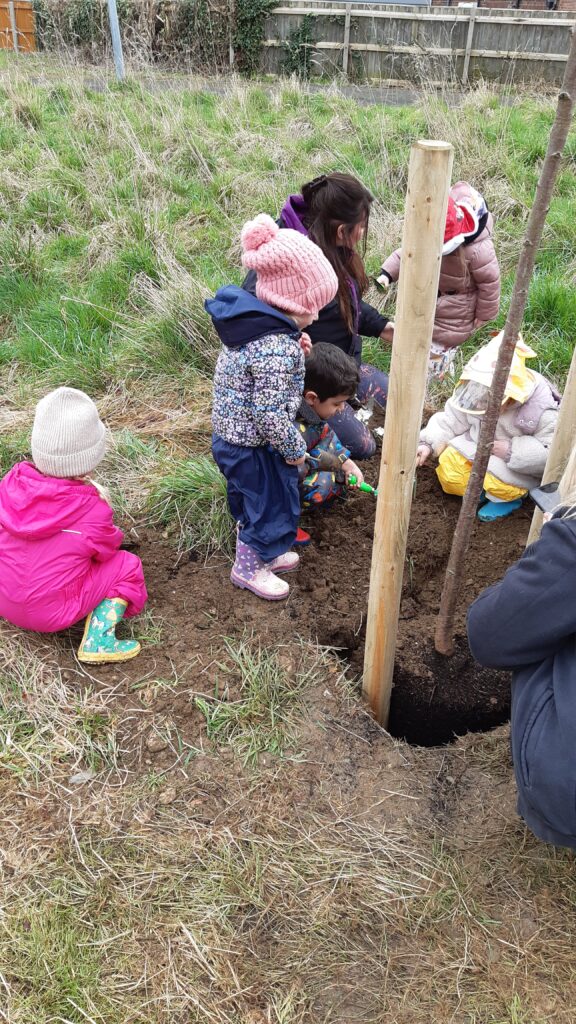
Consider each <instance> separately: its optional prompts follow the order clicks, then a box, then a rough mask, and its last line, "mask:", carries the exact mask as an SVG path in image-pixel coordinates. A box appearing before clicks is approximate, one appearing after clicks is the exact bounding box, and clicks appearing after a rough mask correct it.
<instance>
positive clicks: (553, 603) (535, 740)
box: [468, 447, 576, 849]
mask: <svg viewBox="0 0 576 1024" xmlns="http://www.w3.org/2000/svg"><path fill="white" fill-rule="evenodd" d="M575 575H576V447H575V448H574V449H573V450H572V453H571V455H570V458H569V460H568V465H567V467H566V470H565V472H564V475H563V477H562V479H561V481H560V487H559V507H558V509H557V510H556V511H555V512H554V514H553V516H552V519H551V520H550V521H549V522H547V523H545V524H544V526H543V528H542V535H541V537H540V540H538V541H537V542H536V544H532V545H531V546H530V547H529V548H528V549H527V550H526V551H525V552H524V554H523V556H522V558H521V559H520V561H519V562H516V564H515V565H513V566H512V567H511V568H510V569H508V572H507V573H506V575H505V576H504V579H503V580H501V581H500V583H496V584H494V586H492V587H489V589H488V590H485V591H484V593H483V594H481V595H480V597H479V598H477V600H476V601H475V602H474V604H473V605H472V607H471V608H470V611H469V613H468V639H469V641H470V649H471V651H472V654H473V655H474V657H475V658H476V659H477V660H478V661H479V662H480V663H481V664H482V665H486V666H488V667H489V668H504V669H510V670H511V671H512V673H513V675H512V716H511V722H510V738H511V746H512V759H513V761H514V772H515V775H516V782H517V786H518V812H519V814H521V816H522V817H523V818H524V820H525V822H526V824H527V825H528V827H529V828H530V829H532V831H533V832H534V833H535V834H536V835H537V836H538V837H539V839H542V840H544V841H545V842H547V843H553V844H554V845H556V846H569V847H572V849H576V758H575V757H574V750H575V749H576V659H575V658H574V650H575V648H576V601H574V577H575Z"/></svg>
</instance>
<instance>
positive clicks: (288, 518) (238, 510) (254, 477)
mask: <svg viewBox="0 0 576 1024" xmlns="http://www.w3.org/2000/svg"><path fill="white" fill-rule="evenodd" d="M212 454H213V456H214V461H215V462H216V465H217V466H218V468H219V470H220V472H221V473H222V474H223V475H224V476H225V477H226V482H227V484H228V505H229V507H230V511H231V513H232V515H233V516H234V519H235V520H236V522H237V523H240V532H239V538H240V540H241V541H242V542H243V543H244V544H248V546H249V547H251V548H253V550H254V551H255V552H256V554H257V555H258V556H259V557H260V558H261V559H262V561H263V562H273V561H274V559H275V558H278V555H283V554H284V553H285V552H286V551H288V550H289V549H290V548H291V547H292V545H293V543H294V540H295V538H296V530H297V528H298V519H299V518H300V494H299V491H298V468H297V467H296V466H288V465H287V463H286V462H285V461H284V459H283V458H282V456H281V455H280V453H279V452H277V451H276V450H275V449H273V448H247V447H244V446H243V445H239V444H229V442H228V441H224V439H223V438H221V437H218V435H217V434H214V435H213V436H212Z"/></svg>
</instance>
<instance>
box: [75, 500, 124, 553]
mask: <svg viewBox="0 0 576 1024" xmlns="http://www.w3.org/2000/svg"><path fill="white" fill-rule="evenodd" d="M82 533H83V535H84V538H85V540H86V543H87V544H88V547H89V548H90V554H91V557H92V558H93V559H94V561H95V562H107V561H108V559H109V558H112V556H113V555H115V554H116V552H117V551H118V548H119V547H120V545H121V543H122V541H123V540H124V534H123V533H122V530H120V529H119V528H118V527H117V526H114V512H113V511H112V509H111V508H110V505H108V504H107V502H105V501H103V500H102V499H101V500H99V501H98V502H97V503H96V504H95V506H94V510H93V513H92V515H91V516H90V519H89V520H88V519H86V520H84V522H83V523H82Z"/></svg>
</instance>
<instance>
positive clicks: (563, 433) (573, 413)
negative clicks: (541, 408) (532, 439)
mask: <svg viewBox="0 0 576 1024" xmlns="http://www.w3.org/2000/svg"><path fill="white" fill-rule="evenodd" d="M575 441H576V348H575V349H574V351H573V353H572V362H571V363H570V371H569V373H568V379H567V380H566V387H565V388H564V395H563V397H562V404H561V406H560V410H559V412H558V422H557V424H556V430H555V431H554V437H553V438H552V444H551V445H550V451H549V452H548V458H547V460H546V469H545V470H544V476H543V477H542V483H543V484H551V483H554V481H556V480H560V477H561V476H562V473H563V472H564V470H565V469H566V463H567V462H568V456H569V455H570V452H571V451H572V447H573V445H574V442H575ZM542 522H543V519H542V513H541V511H540V509H539V508H536V509H534V515H533V516H532V523H531V526H530V532H529V534H528V540H527V542H526V543H527V544H532V543H533V542H534V541H535V540H538V537H539V536H540V530H541V529H542Z"/></svg>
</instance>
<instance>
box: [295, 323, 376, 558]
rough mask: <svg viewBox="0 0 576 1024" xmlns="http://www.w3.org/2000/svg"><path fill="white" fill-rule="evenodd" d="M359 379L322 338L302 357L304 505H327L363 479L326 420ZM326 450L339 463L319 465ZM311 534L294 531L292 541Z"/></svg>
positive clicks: (351, 395)
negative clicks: (333, 466) (350, 483)
mask: <svg viewBox="0 0 576 1024" xmlns="http://www.w3.org/2000/svg"><path fill="white" fill-rule="evenodd" d="M359 382H360V373H359V371H358V367H357V365H356V363H355V362H354V360H353V359H351V358H350V356H347V355H346V353H345V352H342V350H341V349H339V348H336V346H335V345H330V344H328V343H327V342H323V341H320V342H317V344H316V345H313V346H312V351H311V352H310V353H309V355H308V356H307V357H306V362H305V367H304V397H303V399H302V401H301V403H300V408H299V410H298V415H297V417H296V423H297V426H298V429H299V431H300V433H301V435H302V437H303V438H304V441H305V444H306V451H307V453H308V459H307V461H306V463H305V465H304V466H302V467H301V468H300V481H301V482H300V495H301V502H302V508H303V509H310V508H317V507H318V506H319V505H326V504H327V503H329V502H331V501H333V500H334V498H337V497H340V496H342V495H343V494H344V493H345V491H346V484H347V482H348V479H349V478H350V477H351V476H355V477H356V481H357V482H358V483H362V481H363V480H364V476H363V474H362V471H361V470H360V469H359V468H358V466H357V465H356V463H355V462H353V461H352V459H351V458H350V452H349V451H348V449H347V448H345V447H344V445H343V444H341V442H340V441H339V439H338V437H337V436H336V434H335V433H334V431H333V430H332V428H331V427H330V426H329V424H328V423H327V422H326V421H327V420H329V419H330V418H331V417H332V416H335V415H336V413H338V412H340V411H341V410H342V409H343V408H344V406H345V405H346V403H347V402H348V401H349V400H350V399H351V398H354V396H355V395H356V389H357V387H358V384H359ZM326 453H327V454H328V455H331V456H333V457H334V459H335V460H336V461H337V462H338V463H339V464H340V472H338V471H337V469H334V470H331V469H322V468H320V467H319V466H318V465H317V460H318V459H319V458H321V456H322V455H323V454H326ZM309 541H310V535H309V534H308V533H306V532H305V531H304V530H301V529H299V530H298V534H297V538H296V543H297V544H308V543H309Z"/></svg>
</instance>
